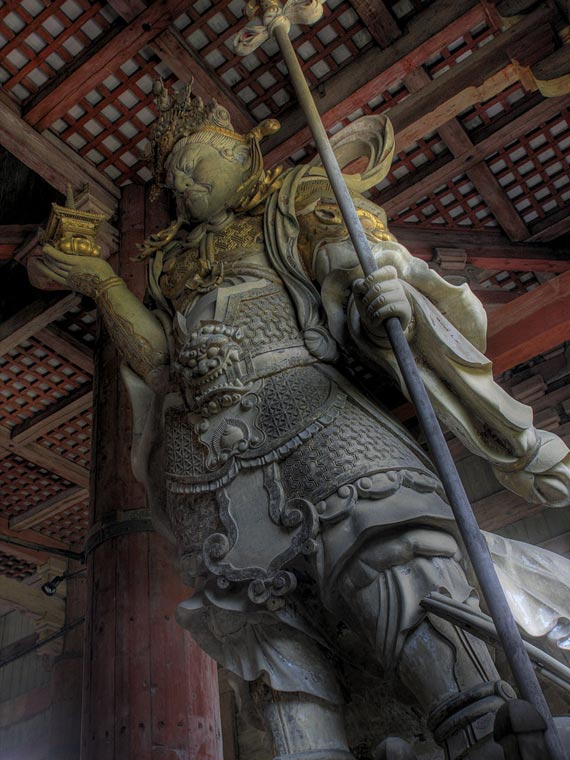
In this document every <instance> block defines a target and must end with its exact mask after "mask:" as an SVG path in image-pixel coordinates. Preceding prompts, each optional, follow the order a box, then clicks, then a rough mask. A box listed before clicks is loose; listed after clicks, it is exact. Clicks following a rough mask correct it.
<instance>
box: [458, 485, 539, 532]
mask: <svg viewBox="0 0 570 760" xmlns="http://www.w3.org/2000/svg"><path fill="white" fill-rule="evenodd" d="M472 506H473V511H474V512H475V517H476V518H477V522H478V523H479V527H480V528H482V530H489V531H496V530H500V529H501V528H505V527H506V526H507V525H511V523H514V522H517V521H518V520H522V519H523V518H524V517H530V516H531V515H535V514H537V513H539V512H542V511H543V509H544V504H528V503H527V502H526V501H525V500H524V499H523V498H522V497H521V496H518V495H517V494H515V493H512V492H511V491H506V490H502V491H499V492H498V493H494V494H492V495H491V496H486V497H485V498H484V499H479V500H478V501H474V502H473V505H472Z"/></svg>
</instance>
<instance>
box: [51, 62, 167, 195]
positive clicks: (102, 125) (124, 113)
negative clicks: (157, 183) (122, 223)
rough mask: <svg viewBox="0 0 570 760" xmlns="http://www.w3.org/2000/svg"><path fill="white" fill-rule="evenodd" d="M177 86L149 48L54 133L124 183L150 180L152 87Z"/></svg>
mask: <svg viewBox="0 0 570 760" xmlns="http://www.w3.org/2000/svg"><path fill="white" fill-rule="evenodd" d="M158 77H162V79H163V80H164V81H165V83H166V85H167V86H172V85H174V84H175V83H176V82H177V79H176V77H175V76H174V75H173V74H172V72H171V71H170V69H169V68H168V66H166V64H164V63H162V61H161V60H160V59H159V58H158V56H156V55H155V54H154V53H153V52H152V51H151V50H150V49H149V48H143V50H141V51H140V52H139V53H138V54H137V55H135V56H133V57H132V58H129V59H128V60H127V61H125V62H124V63H123V64H122V65H121V66H120V67H117V68H116V69H115V70H114V71H113V72H112V73H108V72H107V76H106V78H105V79H104V81H102V82H101V84H99V85H97V87H96V88H95V89H93V90H91V92H89V93H87V95H86V96H85V97H84V98H81V100H80V101H79V102H78V103H77V104H76V105H75V106H73V108H71V109H70V110H69V111H68V112H67V113H66V114H65V116H63V117H62V118H61V119H58V120H57V121H56V122H55V123H54V124H53V125H52V126H51V129H52V131H53V132H55V134H57V135H58V136H59V137H60V138H61V139H63V140H65V142H66V143H67V144H68V145H70V146H71V147H72V148H74V150H76V151H77V152H78V153H79V154H80V155H81V156H84V157H85V158H87V159H88V160H89V161H91V162H92V163H93V164H95V166H97V168H98V169H99V170H100V171H102V172H104V173H105V174H106V175H107V176H108V177H110V178H111V179H112V180H114V181H115V182H116V183H117V184H118V185H123V184H125V183H127V182H130V181H134V182H139V183H140V182H146V181H147V180H148V179H150V176H151V175H150V172H149V170H148V168H147V166H146V163H145V161H144V153H145V150H146V148H147V146H148V140H147V137H146V135H147V132H148V128H149V126H150V124H151V123H152V122H153V121H154V120H155V118H156V112H155V109H154V99H153V95H152V84H153V81H154V80H155V79H157V78H158Z"/></svg>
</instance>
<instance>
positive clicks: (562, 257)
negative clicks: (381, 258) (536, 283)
mask: <svg viewBox="0 0 570 760" xmlns="http://www.w3.org/2000/svg"><path fill="white" fill-rule="evenodd" d="M390 232H392V233H393V234H394V235H395V236H396V238H397V239H398V240H399V242H400V243H402V245H405V246H406V248H408V249H409V250H410V251H411V252H412V253H413V254H414V256H417V257H418V258H420V259H424V261H431V260H432V259H433V258H434V254H435V249H436V248H458V249H461V250H464V251H465V253H466V255H467V263H468V264H471V265H472V266H475V267H479V268H481V269H491V270H497V271H503V270H507V271H515V272H554V273H555V274H560V273H561V272H567V271H569V270H570V258H569V257H568V252H567V250H566V249H564V248H559V247H557V246H554V245H547V244H541V243H528V242H527V243H513V242H512V241H511V240H509V239H508V238H507V237H506V236H505V235H504V234H503V233H502V232H498V231H497V232H491V231H486V230H457V229H454V230H448V229H446V228H443V229H441V230H433V229H425V228H424V227H416V226H415V225H413V224H408V225H400V226H397V225H390Z"/></svg>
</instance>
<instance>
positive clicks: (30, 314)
mask: <svg viewBox="0 0 570 760" xmlns="http://www.w3.org/2000/svg"><path fill="white" fill-rule="evenodd" d="M80 300H81V296H79V295H77V294H76V293H70V294H68V295H66V296H63V298H62V297H61V296H59V295H58V296H53V295H50V296H44V297H43V298H38V300H37V301H33V302H32V303H31V304H29V305H28V306H25V307H24V308H23V309H22V310H21V311H19V312H18V313H17V314H15V315H14V316H13V317H10V319H7V320H6V321H5V322H3V323H2V324H1V325H0V356H2V355H4V354H6V353H7V352H8V351H10V350H11V349H13V348H16V346H18V345H19V344H20V343H21V342H22V341H23V340H26V338H29V337H30V335H35V333H37V332H38V331H39V330H40V329H41V328H42V327H45V326H46V325H49V324H50V322H53V321H54V320H55V319H57V318H58V317H61V316H63V315H64V314H65V313H66V312H68V311H69V310H70V309H71V308H73V307H74V306H77V304H78V303H79V302H80Z"/></svg>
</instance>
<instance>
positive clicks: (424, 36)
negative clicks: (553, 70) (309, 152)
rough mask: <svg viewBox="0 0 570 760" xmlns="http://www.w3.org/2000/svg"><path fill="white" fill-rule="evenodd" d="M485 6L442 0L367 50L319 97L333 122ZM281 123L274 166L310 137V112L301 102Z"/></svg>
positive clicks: (471, 22) (477, 18)
mask: <svg viewBox="0 0 570 760" xmlns="http://www.w3.org/2000/svg"><path fill="white" fill-rule="evenodd" d="M485 18H486V16H485V9H484V8H483V6H482V5H481V4H480V3H479V2H478V1H477V0H464V2H462V3H456V2H450V0H438V1H437V2H435V3H432V4H431V5H430V7H429V8H427V9H426V10H425V11H423V12H422V13H420V14H418V16H417V17H416V18H414V19H413V21H412V22H411V24H410V26H409V29H408V32H407V33H406V34H405V35H403V36H402V37H400V39H398V40H396V42H395V43H394V44H393V45H390V47H389V48H387V49H386V50H383V51H382V52H380V53H378V50H374V49H372V50H370V51H367V52H366V53H365V54H364V55H362V56H361V57H360V58H359V59H358V61H356V62H355V63H354V64H353V65H352V66H350V67H349V68H346V69H344V70H343V71H341V72H340V73H338V74H335V75H334V76H333V77H331V78H330V79H329V80H327V82H326V85H325V94H324V95H323V96H322V97H319V98H318V100H317V106H318V108H319V111H320V112H321V116H322V118H323V122H324V124H325V126H326V127H327V128H330V127H332V126H333V125H334V124H336V123H337V122H338V121H340V120H341V119H343V118H344V117H345V116H346V114H347V113H352V112H353V111H355V110H357V109H358V108H360V107H361V106H362V104H363V103H367V102H368V101H370V100H372V99H373V98H374V97H376V96H377V95H378V94H379V93H382V92H384V91H385V90H387V89H388V88H389V87H391V86H392V85H393V84H394V82H397V81H399V80H402V79H403V78H404V77H405V76H406V74H407V73H408V72H410V71H411V70H412V69H414V68H416V67H417V66H421V64H422V63H423V62H424V61H425V60H426V59H427V58H429V57H430V56H432V55H435V54H436V53H438V52H439V51H440V50H441V49H442V48H444V47H445V46H446V45H449V44H450V43H452V42H453V41H454V40H456V39H457V38H458V37H460V36H461V35H462V33H464V32H465V30H466V29H470V28H472V27H473V26H475V25H476V24H478V23H480V22H481V21H484V20H485ZM280 121H281V129H280V131H279V132H278V133H277V134H276V135H274V136H273V137H271V138H268V139H267V140H266V147H265V151H266V159H267V163H268V165H269V166H271V165H273V164H277V163H279V162H280V161H284V160H285V159H286V158H287V157H288V156H290V155H291V154H292V153H294V152H295V151H296V150H298V149H299V148H301V147H302V146H303V145H306V144H307V143H308V142H309V141H310V134H309V130H308V128H306V127H305V118H304V116H303V114H302V112H301V110H300V109H299V108H298V107H295V108H292V109H291V111H289V112H288V113H287V114H286V115H284V116H282V117H281V118H280Z"/></svg>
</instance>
